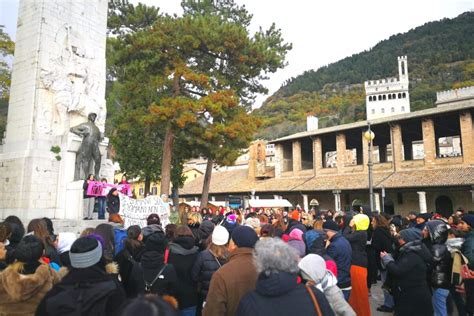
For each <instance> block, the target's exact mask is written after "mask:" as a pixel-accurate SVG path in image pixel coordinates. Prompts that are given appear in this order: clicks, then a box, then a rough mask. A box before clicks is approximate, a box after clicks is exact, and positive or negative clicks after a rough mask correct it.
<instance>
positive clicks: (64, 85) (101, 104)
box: [40, 24, 106, 135]
mask: <svg viewBox="0 0 474 316" xmlns="http://www.w3.org/2000/svg"><path fill="white" fill-rule="evenodd" d="M72 40H75V41H77V42H78V44H76V45H79V44H81V45H83V46H84V45H86V46H87V44H86V43H83V42H82V41H81V40H80V39H75V38H74V36H73V35H72V29H71V27H70V26H69V25H67V24H66V25H64V27H63V28H62V29H61V30H59V31H58V34H57V36H56V40H55V43H56V46H57V50H58V52H59V56H58V57H56V58H52V59H51V60H50V62H49V67H48V68H47V69H42V71H41V75H40V78H41V81H42V84H43V86H44V88H46V90H47V91H49V93H50V94H51V96H52V102H53V106H52V114H49V116H51V117H52V122H51V126H50V127H49V130H48V128H47V126H40V128H41V130H42V131H45V130H48V131H47V133H52V134H54V135H63V134H64V133H65V132H67V130H68V129H69V126H70V115H71V114H72V113H76V114H78V115H80V116H82V117H85V116H86V115H87V114H88V113H91V112H94V113H96V115H97V116H98V117H97V125H98V126H99V127H100V128H101V129H102V130H103V127H104V124H105V115H106V114H105V111H106V110H105V101H104V100H103V96H102V95H101V87H100V80H98V77H97V76H96V75H95V74H94V68H93V67H91V64H92V63H93V61H94V58H93V57H92V56H87V52H85V51H84V50H83V49H81V48H80V47H78V46H74V45H73V44H72ZM44 121H45V122H48V121H51V118H45V119H44ZM45 124H46V123H45ZM46 125H48V124H46Z"/></svg>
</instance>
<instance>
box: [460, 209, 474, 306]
mask: <svg viewBox="0 0 474 316" xmlns="http://www.w3.org/2000/svg"><path fill="white" fill-rule="evenodd" d="M458 229H459V230H460V231H461V232H462V233H463V234H464V242H463V244H462V246H461V253H462V254H463V255H464V256H466V258H467V259H468V260H469V263H468V267H469V269H470V270H471V271H474V215H473V214H466V215H463V216H462V217H461V220H460V221H459V224H458ZM464 289H465V290H466V312H468V313H470V314H474V279H465V280H464Z"/></svg>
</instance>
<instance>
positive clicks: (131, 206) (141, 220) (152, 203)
mask: <svg viewBox="0 0 474 316" xmlns="http://www.w3.org/2000/svg"><path fill="white" fill-rule="evenodd" d="M119 197H120V212H119V214H120V216H121V217H122V219H123V220H124V222H125V223H124V227H125V228H128V227H130V226H131V225H139V226H140V227H145V226H146V225H147V224H146V219H147V217H148V216H149V215H150V214H152V213H155V214H158V216H160V220H161V226H162V227H165V226H166V225H168V224H169V223H170V221H169V216H170V205H169V204H168V203H166V202H163V200H162V199H161V198H159V197H158V196H155V195H150V196H148V197H147V198H145V199H142V200H135V199H131V198H129V197H128V196H126V195H123V194H119Z"/></svg>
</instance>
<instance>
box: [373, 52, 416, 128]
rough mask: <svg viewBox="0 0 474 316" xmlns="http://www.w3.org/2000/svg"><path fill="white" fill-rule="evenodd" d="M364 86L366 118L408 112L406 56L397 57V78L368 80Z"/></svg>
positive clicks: (408, 96)
mask: <svg viewBox="0 0 474 316" xmlns="http://www.w3.org/2000/svg"><path fill="white" fill-rule="evenodd" d="M364 86H365V104H366V110H367V119H368V120H372V119H376V118H381V117H387V116H391V115H397V114H400V113H410V93H409V91H408V86H409V81H408V59H407V56H400V57H398V78H397V77H391V78H385V79H379V80H369V81H366V82H365V83H364Z"/></svg>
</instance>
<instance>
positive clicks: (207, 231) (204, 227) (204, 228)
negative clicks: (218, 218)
mask: <svg viewBox="0 0 474 316" xmlns="http://www.w3.org/2000/svg"><path fill="white" fill-rule="evenodd" d="M214 226H215V225H214V223H213V222H211V221H203V222H202V223H201V225H200V226H199V230H198V235H199V239H206V238H207V237H209V236H210V235H211V234H212V232H213V231H214Z"/></svg>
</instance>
